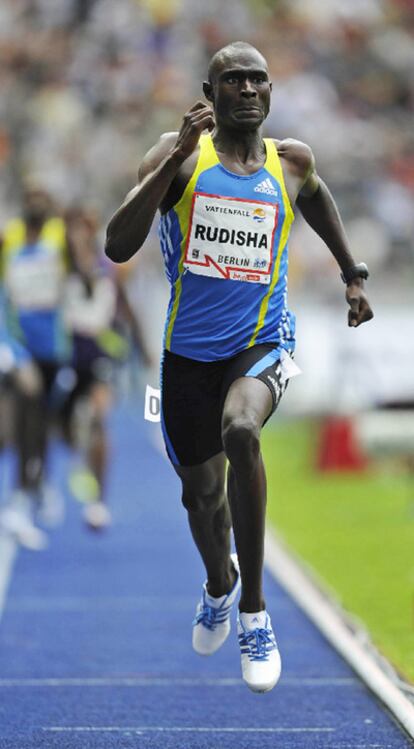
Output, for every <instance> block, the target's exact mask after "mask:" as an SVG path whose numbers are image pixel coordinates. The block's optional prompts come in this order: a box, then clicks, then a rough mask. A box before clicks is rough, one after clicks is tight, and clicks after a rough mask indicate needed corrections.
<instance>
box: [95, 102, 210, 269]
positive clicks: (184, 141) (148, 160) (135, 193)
mask: <svg viewBox="0 0 414 749" xmlns="http://www.w3.org/2000/svg"><path fill="white" fill-rule="evenodd" d="M213 127H214V119H213V112H212V109H211V108H210V107H209V106H207V105H206V104H204V103H203V102H201V101H198V102H196V104H194V105H193V106H192V107H191V109H190V110H189V111H188V112H187V113H186V114H185V116H184V118H183V123H182V126H181V129H180V132H179V133H167V134H165V135H164V136H162V137H161V138H160V140H159V142H158V143H157V145H156V146H154V148H152V149H151V150H150V151H149V152H148V154H147V155H146V156H145V158H144V160H143V162H142V164H141V166H140V168H139V172H138V183H137V184H136V186H135V187H134V188H133V189H132V190H131V191H130V192H129V193H128V195H127V197H126V198H125V200H124V202H123V203H122V205H121V207H120V208H118V210H117V211H116V213H115V214H114V215H113V216H112V218H111V220H110V222H109V224H108V228H107V233H106V244H105V252H106V254H107V256H108V257H109V258H110V259H111V260H113V261H114V262H115V263H123V262H125V261H126V260H129V258H130V257H132V255H134V254H135V253H136V252H137V251H138V250H139V249H140V247H142V245H143V243H144V242H145V240H146V238H147V236H148V233H149V230H150V228H151V224H152V222H153V219H154V216H155V214H156V212H157V209H158V208H159V207H160V205H161V203H162V201H163V200H164V198H165V197H166V195H167V193H168V191H169V189H170V187H171V185H172V183H173V181H174V179H175V177H176V176H177V173H178V171H179V169H180V167H181V165H182V164H183V163H184V161H185V160H186V159H187V158H188V157H189V156H191V154H192V153H193V151H194V150H195V149H196V147H197V145H198V141H199V139H200V135H201V133H202V132H203V130H205V129H206V128H208V129H209V130H211V129H212V128H213Z"/></svg>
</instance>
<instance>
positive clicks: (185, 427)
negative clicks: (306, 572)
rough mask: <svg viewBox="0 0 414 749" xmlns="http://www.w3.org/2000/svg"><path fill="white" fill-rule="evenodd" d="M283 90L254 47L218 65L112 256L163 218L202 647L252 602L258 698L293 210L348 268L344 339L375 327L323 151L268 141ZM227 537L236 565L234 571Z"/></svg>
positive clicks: (245, 653)
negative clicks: (319, 163) (266, 461)
mask: <svg viewBox="0 0 414 749" xmlns="http://www.w3.org/2000/svg"><path fill="white" fill-rule="evenodd" d="M271 87H272V86H271V82H270V80H269V73H268V67H267V63H266V60H265V59H264V58H263V56H262V55H261V54H260V52H258V51H257V50H256V49H255V48H254V47H252V46H251V45H249V44H246V43H244V42H235V43H232V44H230V45H228V46H227V47H225V48H223V49H221V50H219V51H218V52H217V53H216V54H215V55H214V56H213V58H212V60H211V62H210V65H209V71H208V81H207V82H205V83H204V86H203V90H204V94H205V97H206V99H207V100H208V102H209V104H207V105H206V104H205V103H203V102H202V101H197V102H196V103H195V104H194V105H193V106H192V107H191V109H190V110H189V111H188V112H187V113H186V115H185V116H184V119H183V122H182V125H181V128H180V131H179V132H178V133H167V134H165V135H163V136H162V137H161V139H160V141H159V142H158V144H157V145H156V146H155V147H154V148H152V149H151V150H150V151H149V153H148V154H147V155H146V157H145V158H144V160H143V163H142V165H141V166H140V169H139V177H138V184H137V185H136V186H135V187H134V188H133V190H132V191H131V192H130V193H129V194H128V196H127V198H126V199H125V201H124V203H123V204H122V205H121V207H120V208H119V210H118V211H117V212H116V213H115V215H114V216H113V218H112V219H111V221H110V223H109V225H108V230H107V244H106V252H107V254H108V256H109V257H110V258H111V259H112V260H113V261H115V262H123V261H126V260H128V259H129V258H130V257H131V256H132V255H133V254H134V253H135V252H136V251H137V250H138V249H139V248H140V247H141V245H142V244H143V242H144V241H145V239H146V237H147V235H148V232H149V229H150V226H151V223H152V220H153V218H154V216H155V213H156V211H157V209H160V212H161V222H160V239H161V248H162V252H163V255H164V260H165V267H166V273H167V277H168V279H169V280H170V282H171V299H170V304H169V308H168V313H167V321H166V327H165V341H164V344H165V351H164V357H163V363H162V417H163V431H164V438H165V443H166V447H167V451H168V455H169V457H170V459H171V462H172V464H173V466H174V468H175V470H176V472H177V474H178V476H179V477H180V479H181V482H182V500H183V504H184V507H185V508H186V510H187V512H188V518H189V524H190V528H191V532H192V535H193V538H194V541H195V543H196V545H197V548H198V550H199V552H200V554H201V557H202V559H203V562H204V564H205V567H206V571H207V581H206V583H205V584H204V588H203V594H202V598H201V601H200V603H199V605H198V606H197V611H196V617H195V621H194V627H193V647H194V648H195V650H196V651H197V652H198V653H200V654H204V655H209V654H211V653H213V652H215V651H216V650H217V649H218V648H219V647H220V646H221V645H222V644H223V642H224V640H225V639H226V637H227V635H228V633H229V630H230V621H229V616H230V609H231V606H232V605H233V603H234V602H235V600H236V598H237V596H238V593H239V589H240V587H241V595H240V600H239V616H238V636H239V643H240V649H241V665H242V674H243V679H244V681H245V682H246V684H247V685H248V686H249V687H250V688H251V689H252V690H253V691H255V692H265V691H268V690H270V689H272V688H273V687H274V685H275V684H276V683H277V680H278V678H279V675H280V670H281V662H280V656H279V652H278V649H277V645H276V640H275V637H274V633H273V630H272V625H271V621H270V617H269V614H268V613H267V611H266V605H265V599H264V595H263V589H262V573H263V554H264V528H265V506H266V477H265V470H264V466H263V461H262V456H261V452H260V431H261V428H262V426H263V424H264V423H265V422H266V421H267V420H268V418H269V417H270V415H271V414H272V413H273V412H274V410H275V409H276V407H277V405H278V403H279V401H280V398H281V395H282V393H283V391H284V389H285V387H286V383H287V380H288V378H289V370H290V369H291V367H292V360H291V356H292V354H293V351H294V347H295V318H294V316H293V314H292V313H291V312H290V311H289V309H288V307H287V262H288V257H287V252H288V237H289V230H290V226H291V223H292V221H293V218H294V214H293V209H292V206H293V205H294V204H295V202H296V203H297V205H298V207H299V209H300V210H301V212H302V214H303V216H304V218H305V219H306V221H307V222H308V223H309V224H310V226H311V227H312V228H313V229H314V230H315V231H316V232H317V233H318V234H319V235H320V236H321V237H322V239H323V240H324V241H325V242H326V244H327V245H328V247H329V249H330V250H331V252H332V253H333V255H334V257H335V258H336V260H337V262H338V264H339V266H340V268H341V275H342V279H343V281H344V282H345V283H346V300H347V302H348V304H349V305H350V309H349V312H348V324H349V325H350V326H352V327H356V326H358V325H360V324H361V323H362V322H365V321H367V320H369V319H371V317H372V311H371V309H370V306H369V303H368V301H367V298H366V296H365V292H364V288H363V287H364V283H363V281H364V279H366V278H367V277H368V272H367V267H366V265H365V264H363V263H360V264H358V265H356V264H355V262H354V259H353V257H352V254H351V252H350V249H349V246H348V242H347V239H346V236H345V232H344V229H343V225H342V222H341V219H340V217H339V214H338V210H337V208H336V205H335V202H334V200H333V198H332V196H331V194H330V192H329V190H328V188H327V187H326V185H325V184H324V183H323V181H322V180H321V179H320V178H319V177H318V175H317V172H316V169H315V163H314V158H313V155H312V152H311V149H310V148H309V147H308V146H306V145H305V144H303V143H300V142H298V141H294V140H290V139H289V140H282V141H279V140H274V139H272V138H266V139H263V136H262V125H263V122H264V120H265V118H266V116H267V114H268V112H269V107H270V96H271ZM206 130H207V131H209V132H208V133H205V132H204V131H206ZM227 462H228V472H227V494H226V467H227ZM231 525H233V529H234V537H235V543H236V549H237V554H238V559H237V557H236V556H235V555H232V556H230V528H231ZM239 566H240V572H239ZM240 578H241V579H240Z"/></svg>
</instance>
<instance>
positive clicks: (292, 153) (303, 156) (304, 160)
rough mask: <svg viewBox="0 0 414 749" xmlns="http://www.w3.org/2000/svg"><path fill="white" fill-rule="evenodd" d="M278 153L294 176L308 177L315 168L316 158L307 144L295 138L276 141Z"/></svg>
mask: <svg viewBox="0 0 414 749" xmlns="http://www.w3.org/2000/svg"><path fill="white" fill-rule="evenodd" d="M274 143H275V145H276V148H277V152H278V154H279V156H280V158H282V159H283V160H284V161H285V162H286V163H287V164H288V166H289V169H290V171H291V172H292V174H295V175H296V176H298V177H306V176H307V175H308V174H310V173H311V172H312V171H313V169H314V168H315V157H314V155H313V152H312V149H311V148H310V146H308V145H307V144H306V143H303V142H302V141H300V140H295V139H294V138H285V139H284V140H274Z"/></svg>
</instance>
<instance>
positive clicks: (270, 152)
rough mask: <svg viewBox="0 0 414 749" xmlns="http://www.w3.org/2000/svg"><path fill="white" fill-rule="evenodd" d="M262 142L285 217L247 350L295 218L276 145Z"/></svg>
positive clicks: (266, 304) (264, 309) (261, 318)
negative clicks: (271, 272)
mask: <svg viewBox="0 0 414 749" xmlns="http://www.w3.org/2000/svg"><path fill="white" fill-rule="evenodd" d="M264 140H265V144H266V154H267V157H266V162H265V165H264V168H265V169H267V171H268V172H270V174H271V175H272V176H273V177H275V179H276V180H277V181H278V183H279V185H280V189H281V191H282V200H283V206H284V209H285V211H284V213H285V217H284V219H283V226H282V231H281V234H280V241H279V246H278V247H277V257H276V260H275V266H274V270H273V276H272V280H271V282H270V284H269V290H268V292H267V294H266V296H265V297H263V300H262V303H261V305H260V310H259V316H258V319H257V324H256V328H255V330H254V333H253V335H252V337H251V339H250V341H249V348H250V347H251V346H254V344H255V343H256V339H257V336H258V335H259V333H260V331H261V329H262V328H263V325H264V321H265V318H266V313H267V309H268V307H269V300H270V297H271V296H272V294H273V291H274V288H275V286H276V284H277V282H278V280H279V268H280V261H281V258H282V254H283V250H284V249H285V246H286V242H287V239H288V236H289V231H290V227H291V225H292V222H293V220H294V218H295V214H294V213H293V210H292V206H291V203H290V199H289V195H288V194H287V190H286V185H285V179H284V176H283V170H282V165H281V163H280V158H279V154H278V152H277V148H276V145H275V143H274V141H273V140H272V139H271V138H265V139H264Z"/></svg>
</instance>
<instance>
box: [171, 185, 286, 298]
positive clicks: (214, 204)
mask: <svg viewBox="0 0 414 749" xmlns="http://www.w3.org/2000/svg"><path fill="white" fill-rule="evenodd" d="M278 215H279V206H278V205H277V204H275V203H266V202H265V201H261V200H257V201H255V200H245V199H239V198H225V197H222V196H220V195H205V194H201V193H197V192H196V193H194V198H193V206H192V212H191V219H190V230H189V233H188V240H187V247H186V251H185V257H184V267H185V268H187V269H188V270H189V271H191V273H195V274H197V275H202V276H210V277H212V278H222V279H223V278H226V279H231V280H233V281H248V282H250V283H262V284H269V283H270V271H271V267H272V260H273V239H274V234H275V231H276V227H277V220H278Z"/></svg>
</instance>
